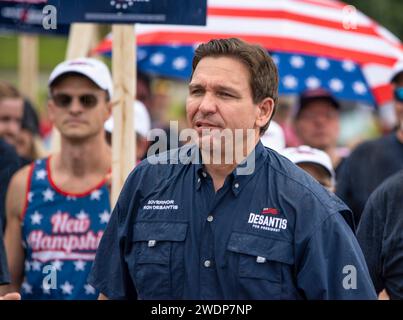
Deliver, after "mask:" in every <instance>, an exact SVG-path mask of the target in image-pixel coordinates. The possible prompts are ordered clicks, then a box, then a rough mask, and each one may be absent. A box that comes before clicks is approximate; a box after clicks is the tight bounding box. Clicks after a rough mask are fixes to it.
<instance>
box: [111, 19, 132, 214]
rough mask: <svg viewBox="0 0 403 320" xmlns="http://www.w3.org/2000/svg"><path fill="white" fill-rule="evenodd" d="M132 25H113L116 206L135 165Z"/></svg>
mask: <svg viewBox="0 0 403 320" xmlns="http://www.w3.org/2000/svg"><path fill="white" fill-rule="evenodd" d="M133 29H134V28H133V25H113V26H112V34H113V44H112V46H113V47H112V74H113V83H114V99H113V101H115V102H116V104H115V105H114V108H113V123H114V125H113V132H112V195H111V205H112V207H114V206H115V204H116V201H117V199H118V196H119V193H120V191H121V189H122V187H123V184H124V182H125V180H126V178H127V176H128V175H129V173H130V172H131V171H132V170H133V168H134V165H135V156H134V153H135V152H134V150H136V145H135V143H136V141H135V139H134V122H133V112H134V110H133V103H134V97H135V94H136V92H135V81H136V80H135V75H136V63H135V61H136V59H135V58H136V49H135V32H134V30H133Z"/></svg>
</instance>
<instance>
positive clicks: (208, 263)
mask: <svg viewBox="0 0 403 320" xmlns="http://www.w3.org/2000/svg"><path fill="white" fill-rule="evenodd" d="M204 266H205V267H206V268H209V267H210V266H211V261H210V260H206V261H204Z"/></svg>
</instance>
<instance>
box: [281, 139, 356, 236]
mask: <svg viewBox="0 0 403 320" xmlns="http://www.w3.org/2000/svg"><path fill="white" fill-rule="evenodd" d="M281 154H282V155H283V156H285V157H286V158H288V159H289V160H291V162H293V163H294V164H296V165H297V166H298V167H300V168H301V169H302V170H304V171H305V172H307V173H308V174H309V175H311V176H312V177H313V178H314V179H315V180H316V181H317V182H319V183H320V184H321V185H322V186H323V187H324V188H326V189H327V190H329V191H330V192H333V193H334V192H335V189H336V173H335V171H334V169H333V165H332V161H331V159H330V157H329V155H328V154H327V153H326V152H324V151H322V150H319V149H315V148H312V147H310V146H305V145H301V146H299V147H290V148H286V149H283V150H282V151H281ZM341 215H342V216H343V218H344V220H345V221H346V222H347V224H348V225H349V226H350V228H351V229H352V230H353V231H354V232H355V230H356V225H355V223H354V217H353V214H352V213H351V212H347V211H343V212H341Z"/></svg>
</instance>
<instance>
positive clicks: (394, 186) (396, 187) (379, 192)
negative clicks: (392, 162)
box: [372, 169, 403, 200]
mask: <svg viewBox="0 0 403 320" xmlns="http://www.w3.org/2000/svg"><path fill="white" fill-rule="evenodd" d="M372 197H373V198H377V197H386V198H391V199H395V200H400V199H402V198H403V169H401V170H400V171H398V172H397V173H395V174H393V175H392V176H390V177H389V178H387V179H386V180H385V181H383V182H382V183H381V184H380V185H379V187H378V188H377V189H375V191H374V192H373V195H372Z"/></svg>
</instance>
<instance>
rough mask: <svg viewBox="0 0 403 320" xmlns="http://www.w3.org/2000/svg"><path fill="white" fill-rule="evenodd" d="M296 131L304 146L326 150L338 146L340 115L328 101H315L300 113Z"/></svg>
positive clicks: (309, 103) (296, 122)
mask: <svg viewBox="0 0 403 320" xmlns="http://www.w3.org/2000/svg"><path fill="white" fill-rule="evenodd" d="M295 129H296V132H297V135H298V137H299V138H300V139H301V142H302V144H306V145H309V146H311V147H314V148H317V149H321V150H326V149H328V148H333V147H335V146H336V145H337V139H338V137H339V130H340V122H339V113H338V111H337V110H336V108H335V107H334V106H333V105H332V103H331V102H329V101H327V100H319V99H318V100H313V101H311V102H308V103H307V105H305V106H304V108H303V109H302V110H301V111H300V114H299V116H298V118H297V119H296V121H295Z"/></svg>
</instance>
